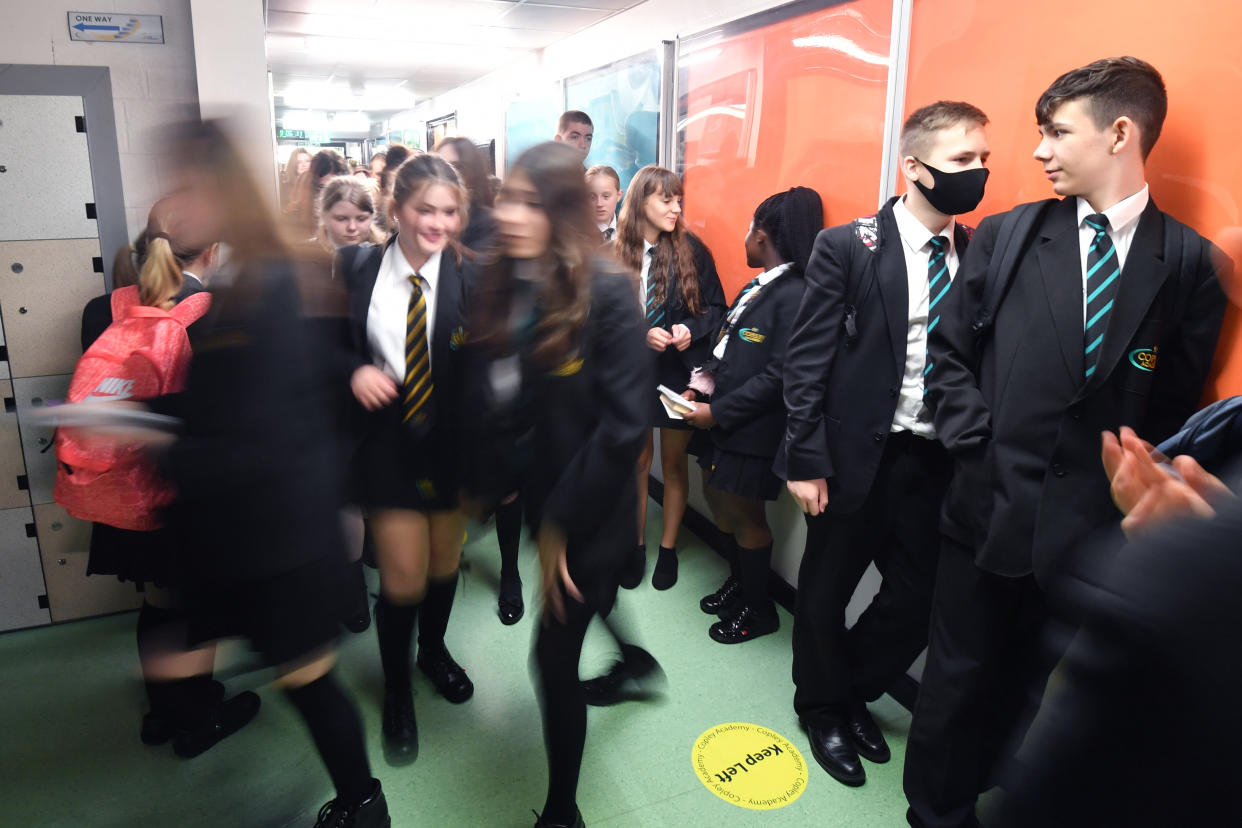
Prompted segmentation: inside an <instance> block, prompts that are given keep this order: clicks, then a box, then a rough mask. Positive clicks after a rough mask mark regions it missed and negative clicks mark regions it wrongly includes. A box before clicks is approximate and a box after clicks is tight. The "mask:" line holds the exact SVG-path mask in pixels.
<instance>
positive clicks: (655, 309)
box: [643, 247, 664, 328]
mask: <svg viewBox="0 0 1242 828" xmlns="http://www.w3.org/2000/svg"><path fill="white" fill-rule="evenodd" d="M643 255H644V256H646V257H647V258H648V259H650V260H651V261H650V262H648V264H647V327H648V328H658V327H660V323H661V322H663V321H664V305H663V303H660V304H657V303H656V294H655V291H654V290H652V284H651V282H652V279H651V269H652V268H653V267H655V248H654V247H652V248H650V249H648V250H647V252H646V253H644V254H643Z"/></svg>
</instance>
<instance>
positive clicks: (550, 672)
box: [534, 589, 595, 825]
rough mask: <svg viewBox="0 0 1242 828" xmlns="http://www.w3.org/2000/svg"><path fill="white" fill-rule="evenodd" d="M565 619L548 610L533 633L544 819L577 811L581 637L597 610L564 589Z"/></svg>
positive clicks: (582, 710) (582, 711) (583, 721)
mask: <svg viewBox="0 0 1242 828" xmlns="http://www.w3.org/2000/svg"><path fill="white" fill-rule="evenodd" d="M561 594H562V596H563V600H564V602H565V623H563V624H562V623H561V622H560V621H558V620H557V619H556V618H555V617H553V616H551V615H548V617H547V618H546V623H540V625H539V634H538V636H537V637H536V638H535V653H534V656H535V665H536V667H537V674H536V681H537V683H538V689H539V691H540V692H539V697H540V702H541V710H542V712H543V737H544V744H545V747H546V749H547V753H548V798H547V800H546V801H545V802H544V805H543V819H544V820H545V821H547V822H552V823H563V824H566V825H570V824H572V823H573V821H574V818H575V816H576V815H577V813H578V804H577V793H578V774H579V772H580V771H581V770H582V750H583V747H584V746H585V745H586V725H587V710H586V700H585V698H584V697H583V695H582V685H581V683H580V682H579V680H578V662H579V660H580V659H581V658H582V642H583V639H584V638H585V637H586V631H587V625H588V624H590V622H591V617H592V616H593V615H595V610H593V609H591V608H590V607H588V606H587V605H586V604H580V603H578V602H577V601H575V600H574V599H573V598H570V597H569V596H568V595H565V593H564V590H563V589H562V591H561Z"/></svg>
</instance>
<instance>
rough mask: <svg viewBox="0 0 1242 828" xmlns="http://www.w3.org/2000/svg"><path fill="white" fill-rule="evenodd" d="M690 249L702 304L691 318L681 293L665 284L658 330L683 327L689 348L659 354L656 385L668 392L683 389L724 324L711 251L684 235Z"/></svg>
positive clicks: (672, 284) (674, 285) (672, 283)
mask: <svg viewBox="0 0 1242 828" xmlns="http://www.w3.org/2000/svg"><path fill="white" fill-rule="evenodd" d="M686 236H687V238H688V239H689V240H690V248H691V250H692V251H693V252H694V269H695V271H696V272H697V273H698V279H699V297H700V299H701V301H702V306H703V307H702V312H701V313H700V314H699V315H698V316H695V315H693V314H691V313H690V311H689V309H687V308H686V304H685V302H684V301H683V299H682V296H681V291H680V290H678V288H677V283H676V281H675V280H672V279H670V280H669V289H668V291H667V294H666V296H665V299H664V319H663V321H661V323H660V327H662V328H664V329H665V330H671V329H672V327H673V326H674V325H685V326H686V327H687V328H689V329H690V347H689V348H686V350H684V351H678V350H677V349H676V348H669V349H668V350H666V351H664V352H663V353H661V354H659V357H660V359H659V361H658V362H659V368H658V369H657V371H658V374H659V382H661V383H663V384H665V385H667V386H669V387H670V388H678V387H684V386H685V383H686V380H688V379H689V378H690V371H691V370H692V369H694V368H695V367H697V366H699V365H702V364H703V362H704V361H705V360H706V359H707V358H708V357H709V356H710V355H711V351H712V347H713V346H714V345H715V344H716V334H717V333H719V332H720V325H721V323H722V322H724V317H725V311H726V309H727V305H726V304H725V295H724V288H722V287H721V286H720V275H719V274H718V273H717V272H716V261H715V259H713V258H712V254H711V251H710V250H708V249H707V246H706V245H704V244H703V242H701V241H699V238H698V236H696V235H694V234H693V233H687V234H686ZM648 350H649V351H650V349H648Z"/></svg>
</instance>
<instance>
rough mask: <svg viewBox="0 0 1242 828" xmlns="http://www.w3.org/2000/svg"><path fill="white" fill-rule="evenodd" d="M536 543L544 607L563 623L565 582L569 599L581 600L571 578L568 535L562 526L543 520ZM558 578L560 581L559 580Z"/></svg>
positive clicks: (546, 619)
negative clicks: (567, 543)
mask: <svg viewBox="0 0 1242 828" xmlns="http://www.w3.org/2000/svg"><path fill="white" fill-rule="evenodd" d="M536 545H537V546H538V548H539V569H540V571H541V573H542V577H541V579H540V589H541V590H542V592H543V603H544V606H545V607H546V608H547V610H548V611H549V612H551V613H552V615H553V616H554V617H555V618H556V620H557V621H560V622H561V623H562V624H564V623H565V600H564V598H563V597H562V596H561V585H562V584H563V585H564V587H565V593H566V594H567V595H569V597H570V598H573V599H574V600H575V601H578V602H579V603H581V602H582V593H581V592H579V591H578V587H577V585H576V584H574V581H573V578H570V577H569V564H568V562H567V561H566V558H565V535H564V534H562V533H561V530H560V529H559V528H557V527H556V526H553V525H552V524H551V523H548V522H547V521H544V523H543V525H541V526H540V527H539V537H538V538H537V539H536ZM558 578H559V579H560V583H557V579H558ZM547 622H548V618H547V615H546V614H545V615H544V623H545V624H546V623H547Z"/></svg>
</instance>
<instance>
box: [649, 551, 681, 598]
mask: <svg viewBox="0 0 1242 828" xmlns="http://www.w3.org/2000/svg"><path fill="white" fill-rule="evenodd" d="M676 583H677V552H676V551H675V550H672V549H664V548H663V547H661V548H660V555H659V557H657V558H656V565H655V570H654V571H652V573H651V586H652V587H654V588H655V589H658V590H665V589H672V588H673V586H674V585H675V584H676Z"/></svg>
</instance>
